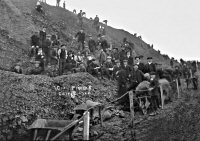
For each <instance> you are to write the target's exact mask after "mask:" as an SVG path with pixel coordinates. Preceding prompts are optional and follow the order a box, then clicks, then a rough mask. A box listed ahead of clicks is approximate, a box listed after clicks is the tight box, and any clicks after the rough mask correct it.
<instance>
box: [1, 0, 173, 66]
mask: <svg viewBox="0 0 200 141" xmlns="http://www.w3.org/2000/svg"><path fill="white" fill-rule="evenodd" d="M35 4H36V0H23V1H22V0H1V1H0V50H1V51H0V58H1V59H0V66H1V68H3V69H9V68H10V67H11V65H12V64H13V63H14V62H16V61H17V59H20V60H26V58H27V57H26V56H27V54H28V50H29V48H30V45H29V44H30V37H31V35H32V33H33V31H38V30H39V29H41V27H42V26H44V25H45V26H47V27H48V28H47V32H48V33H50V34H52V33H54V32H55V31H59V32H60V33H61V38H62V42H65V41H67V40H69V39H70V37H72V36H74V34H75V33H76V32H77V31H78V30H79V29H80V28H79V26H78V25H77V17H76V15H75V14H73V13H72V12H70V11H68V10H64V9H62V8H58V7H54V6H49V5H46V4H43V6H44V9H45V13H46V14H45V15H41V14H39V13H37V12H36V11H35V9H34V8H35ZM84 29H85V32H86V34H92V35H93V36H95V37H96V31H95V29H94V28H92V21H90V20H89V19H86V18H84ZM106 30H107V31H106V32H107V36H106V38H107V39H108V42H110V43H113V44H115V45H116V46H120V43H121V42H122V39H123V38H124V37H126V38H127V39H128V41H130V42H132V43H134V48H135V51H136V53H137V54H138V55H143V56H146V57H147V56H153V57H154V58H155V62H158V63H162V64H166V65H169V59H167V58H164V57H163V56H162V55H161V54H160V53H159V52H157V51H155V50H154V49H153V48H151V47H150V46H149V45H148V44H147V43H145V42H144V41H142V40H141V39H139V38H138V37H135V36H133V35H132V34H130V33H128V32H126V31H124V30H120V29H115V28H112V27H110V26H108V27H107V29H106ZM146 57H145V58H144V59H146Z"/></svg>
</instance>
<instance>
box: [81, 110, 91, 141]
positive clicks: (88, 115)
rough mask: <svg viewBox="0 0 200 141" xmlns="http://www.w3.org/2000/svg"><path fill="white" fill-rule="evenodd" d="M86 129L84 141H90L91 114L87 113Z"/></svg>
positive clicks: (85, 119)
mask: <svg viewBox="0 0 200 141" xmlns="http://www.w3.org/2000/svg"><path fill="white" fill-rule="evenodd" d="M83 121H84V128H83V140H86V141H88V140H89V133H90V112H89V111H86V112H85V113H84V119H83Z"/></svg>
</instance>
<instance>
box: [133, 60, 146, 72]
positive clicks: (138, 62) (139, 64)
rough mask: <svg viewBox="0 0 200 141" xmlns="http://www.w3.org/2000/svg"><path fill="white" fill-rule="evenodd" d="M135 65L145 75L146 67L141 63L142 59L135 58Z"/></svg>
mask: <svg viewBox="0 0 200 141" xmlns="http://www.w3.org/2000/svg"><path fill="white" fill-rule="evenodd" d="M135 64H136V65H137V66H138V69H139V70H141V71H142V72H143V73H144V72H145V65H144V64H143V63H141V62H140V57H139V56H136V57H135Z"/></svg>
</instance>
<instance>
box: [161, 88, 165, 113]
mask: <svg viewBox="0 0 200 141" xmlns="http://www.w3.org/2000/svg"><path fill="white" fill-rule="evenodd" d="M160 96H161V106H162V109H164V102H165V99H164V96H163V87H162V85H160Z"/></svg>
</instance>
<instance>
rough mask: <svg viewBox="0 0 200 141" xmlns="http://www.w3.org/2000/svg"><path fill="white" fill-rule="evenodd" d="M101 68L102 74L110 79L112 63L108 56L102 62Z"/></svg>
mask: <svg viewBox="0 0 200 141" xmlns="http://www.w3.org/2000/svg"><path fill="white" fill-rule="evenodd" d="M102 69H103V70H102V73H103V75H104V74H105V75H106V76H107V77H108V79H111V78H112V75H113V63H112V60H111V57H110V56H108V57H107V60H106V62H105V63H104V64H103V68H102Z"/></svg>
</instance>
